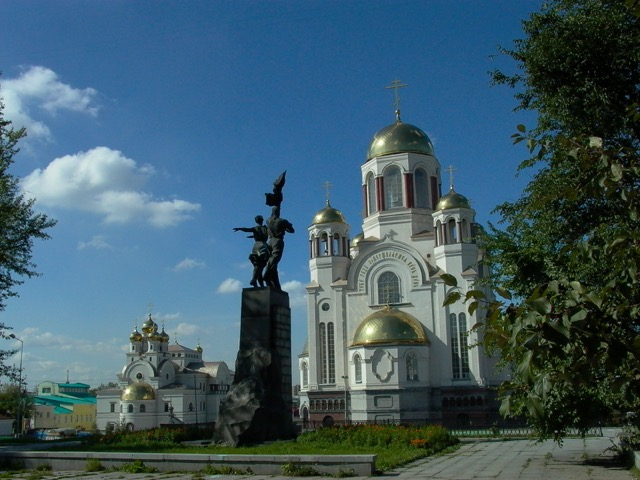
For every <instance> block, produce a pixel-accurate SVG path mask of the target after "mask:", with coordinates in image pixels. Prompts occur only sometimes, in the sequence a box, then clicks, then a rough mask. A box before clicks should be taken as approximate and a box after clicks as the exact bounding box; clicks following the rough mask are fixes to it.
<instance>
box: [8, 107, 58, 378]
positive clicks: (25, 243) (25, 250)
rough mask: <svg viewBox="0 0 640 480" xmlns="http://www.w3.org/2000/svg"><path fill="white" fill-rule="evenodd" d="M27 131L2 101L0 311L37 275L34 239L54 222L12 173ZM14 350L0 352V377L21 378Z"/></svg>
mask: <svg viewBox="0 0 640 480" xmlns="http://www.w3.org/2000/svg"><path fill="white" fill-rule="evenodd" d="M26 134H27V133H26V130H25V129H24V128H20V129H18V130H15V129H13V128H12V125H11V122H10V121H9V120H6V119H5V118H4V104H3V103H2V102H1V101H0V311H3V310H4V309H5V307H6V301H7V299H9V298H11V297H16V296H17V295H18V293H17V291H16V287H17V286H19V285H21V284H22V283H23V282H24V278H25V277H27V278H30V277H34V276H36V275H38V273H37V272H36V270H35V268H36V265H35V264H34V263H33V261H32V248H33V241H34V239H47V238H49V235H48V234H47V233H46V230H47V229H48V228H51V227H52V226H54V225H55V223H56V222H55V221H54V220H52V219H50V218H49V217H47V215H44V214H42V213H36V212H34V202H35V200H34V199H32V198H26V197H25V195H24V194H23V193H22V192H21V190H20V182H19V179H18V178H16V177H15V176H13V175H12V174H11V173H10V172H9V169H10V167H11V165H12V164H13V162H14V157H15V156H16V155H17V154H18V152H19V149H18V148H17V144H18V141H19V140H20V139H22V138H24V137H25V136H26ZM8 329H10V327H8V326H6V325H5V324H4V323H3V322H0V338H7V333H6V331H7V330H8ZM14 353H15V350H0V375H4V376H8V377H10V378H13V379H17V378H18V372H17V370H16V369H15V368H14V367H10V366H7V365H6V364H5V362H6V360H7V358H8V357H10V356H12V355H13V354H14Z"/></svg>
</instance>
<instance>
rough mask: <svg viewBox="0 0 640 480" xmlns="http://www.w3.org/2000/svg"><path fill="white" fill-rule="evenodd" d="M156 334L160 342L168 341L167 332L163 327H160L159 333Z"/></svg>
mask: <svg viewBox="0 0 640 480" xmlns="http://www.w3.org/2000/svg"><path fill="white" fill-rule="evenodd" d="M158 336H159V337H160V341H161V342H165V343H167V342H169V334H168V333H167V332H165V331H164V327H162V332H160V335H158Z"/></svg>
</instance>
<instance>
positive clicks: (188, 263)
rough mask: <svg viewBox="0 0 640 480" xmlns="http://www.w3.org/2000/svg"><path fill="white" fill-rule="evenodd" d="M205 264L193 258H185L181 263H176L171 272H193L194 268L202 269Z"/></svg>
mask: <svg viewBox="0 0 640 480" xmlns="http://www.w3.org/2000/svg"><path fill="white" fill-rule="evenodd" d="M204 266H205V263H204V262H200V261H198V260H194V259H193V258H185V259H184V260H182V261H181V262H178V263H177V264H176V265H175V266H174V267H173V268H172V269H171V270H173V271H174V272H182V271H185V270H193V269H195V268H204Z"/></svg>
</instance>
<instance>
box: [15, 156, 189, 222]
mask: <svg viewBox="0 0 640 480" xmlns="http://www.w3.org/2000/svg"><path fill="white" fill-rule="evenodd" d="M154 173H155V170H154V169H153V167H152V166H150V165H143V166H141V167H138V166H137V164H136V162H135V161H133V160H131V159H130V158H127V157H125V156H124V155H123V154H122V152H119V151H118V150H112V149H110V148H108V147H96V148H93V149H91V150H89V151H87V152H79V153H76V154H74V155H65V156H64V157H59V158H56V159H54V160H53V161H52V162H51V163H50V164H49V165H48V166H47V167H46V168H45V169H36V170H34V171H33V172H31V173H30V174H29V175H27V176H26V177H25V178H24V179H23V181H22V188H23V189H24V191H25V192H26V194H27V195H29V196H33V197H35V198H37V199H38V203H39V204H41V205H43V206H45V207H63V208H68V209H77V210H84V211H88V212H91V213H95V214H98V215H102V217H103V219H104V221H105V222H106V223H119V224H124V223H131V222H135V221H137V222H143V223H148V224H149V225H152V226H154V227H159V228H162V227H171V226H175V225H177V224H179V223H180V222H183V221H185V220H187V219H189V218H191V216H190V214H191V213H192V212H196V211H198V210H200V205H199V204H197V203H190V202H187V201H185V200H178V199H173V200H155V199H154V198H153V197H152V196H151V195H150V194H147V193H144V192H141V191H139V190H138V189H139V188H141V187H142V186H143V185H144V184H145V182H146V181H147V180H148V178H149V177H150V176H151V175H153V174H154Z"/></svg>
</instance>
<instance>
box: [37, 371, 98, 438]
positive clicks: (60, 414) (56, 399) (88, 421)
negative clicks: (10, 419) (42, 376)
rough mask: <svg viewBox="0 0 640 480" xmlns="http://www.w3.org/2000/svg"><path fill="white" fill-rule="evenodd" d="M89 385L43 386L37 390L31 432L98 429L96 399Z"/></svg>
mask: <svg viewBox="0 0 640 480" xmlns="http://www.w3.org/2000/svg"><path fill="white" fill-rule="evenodd" d="M89 388H90V386H89V385H87V384H85V383H56V382H49V381H47V382H42V383H40V384H39V385H37V386H36V395H35V397H34V405H35V414H34V417H33V418H32V419H31V421H30V422H29V427H30V428H36V429H52V428H70V429H76V430H94V429H95V428H96V398H95V397H94V396H93V395H92V394H91V393H90V392H89Z"/></svg>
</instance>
